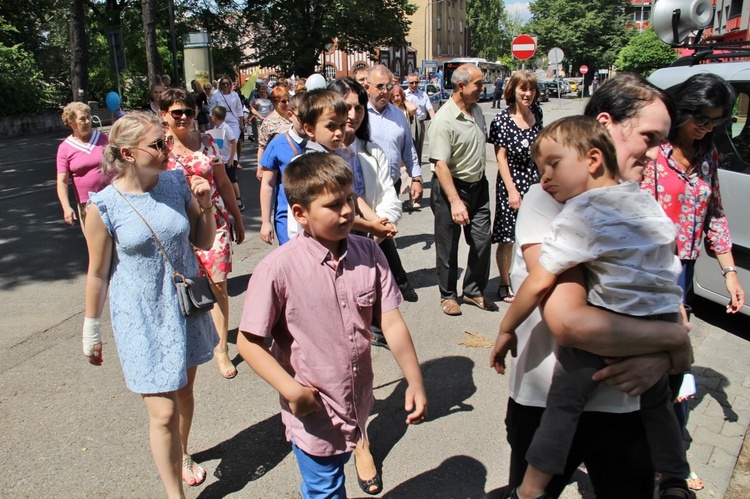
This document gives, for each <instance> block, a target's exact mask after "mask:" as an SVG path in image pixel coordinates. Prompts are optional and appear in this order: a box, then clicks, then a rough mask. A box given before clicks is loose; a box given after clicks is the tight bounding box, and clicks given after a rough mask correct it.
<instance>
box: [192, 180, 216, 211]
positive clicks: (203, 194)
mask: <svg viewBox="0 0 750 499" xmlns="http://www.w3.org/2000/svg"><path fill="white" fill-rule="evenodd" d="M190 190H191V191H192V192H193V195H194V196H195V199H197V200H198V203H200V205H201V206H203V207H204V208H205V207H207V206H209V205H210V204H211V185H210V184H209V183H208V180H206V179H205V178H203V177H199V176H198V175H193V176H192V177H190Z"/></svg>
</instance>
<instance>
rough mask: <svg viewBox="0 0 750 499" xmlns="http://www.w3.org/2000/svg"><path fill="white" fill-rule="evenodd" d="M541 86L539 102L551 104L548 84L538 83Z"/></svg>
mask: <svg viewBox="0 0 750 499" xmlns="http://www.w3.org/2000/svg"><path fill="white" fill-rule="evenodd" d="M538 85H539V102H549V90H548V89H547V84H546V83H545V82H543V81H540V82H539V83H538Z"/></svg>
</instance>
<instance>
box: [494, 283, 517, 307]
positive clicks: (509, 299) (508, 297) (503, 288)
mask: <svg viewBox="0 0 750 499" xmlns="http://www.w3.org/2000/svg"><path fill="white" fill-rule="evenodd" d="M497 296H499V297H500V299H501V300H502V301H504V302H505V303H513V299H514V298H515V297H516V295H514V294H513V291H511V288H510V284H501V285H500V287H498V288H497Z"/></svg>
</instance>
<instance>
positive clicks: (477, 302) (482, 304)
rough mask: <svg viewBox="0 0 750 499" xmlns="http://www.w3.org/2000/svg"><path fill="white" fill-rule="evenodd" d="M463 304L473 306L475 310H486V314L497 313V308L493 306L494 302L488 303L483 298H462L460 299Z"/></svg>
mask: <svg viewBox="0 0 750 499" xmlns="http://www.w3.org/2000/svg"><path fill="white" fill-rule="evenodd" d="M461 299H462V300H463V302H464V303H468V304H469V305H474V306H475V307H477V308H480V309H482V310H487V311H488V312H497V311H498V308H497V305H495V302H493V301H490V300H488V299H486V298H485V297H484V296H477V297H476V298H472V297H471V296H464V297H463V298H461Z"/></svg>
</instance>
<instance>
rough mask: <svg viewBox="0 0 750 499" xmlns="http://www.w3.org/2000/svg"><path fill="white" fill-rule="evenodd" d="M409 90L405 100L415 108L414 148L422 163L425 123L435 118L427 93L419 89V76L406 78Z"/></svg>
mask: <svg viewBox="0 0 750 499" xmlns="http://www.w3.org/2000/svg"><path fill="white" fill-rule="evenodd" d="M406 83H407V84H408V85H409V88H407V89H406V92H405V94H406V100H408V101H409V102H411V103H412V104H414V105H415V106H417V115H416V119H417V122H416V126H415V131H414V148H415V149H416V150H417V158H419V161H420V162H421V161H422V150H423V149H424V133H425V122H426V121H427V120H428V119H431V118H433V117H434V116H435V110H434V109H433V108H432V102H430V97H429V96H428V95H427V92H425V91H424V90H420V89H419V75H418V74H417V73H411V74H410V75H409V76H407V77H406Z"/></svg>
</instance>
